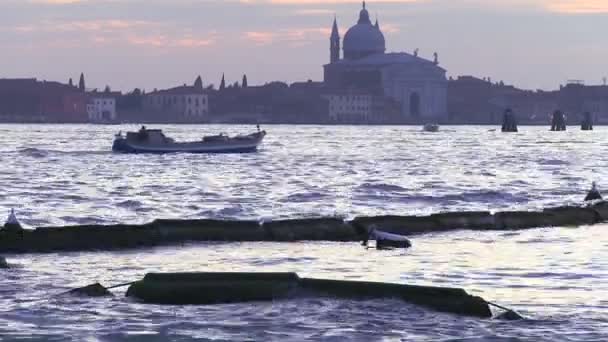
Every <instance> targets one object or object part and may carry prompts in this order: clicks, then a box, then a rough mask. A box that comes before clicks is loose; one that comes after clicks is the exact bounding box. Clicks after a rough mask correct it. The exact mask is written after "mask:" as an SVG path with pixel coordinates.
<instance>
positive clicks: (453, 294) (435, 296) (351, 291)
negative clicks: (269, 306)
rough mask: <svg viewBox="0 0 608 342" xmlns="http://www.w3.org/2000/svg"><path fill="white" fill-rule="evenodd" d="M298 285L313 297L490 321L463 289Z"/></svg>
mask: <svg viewBox="0 0 608 342" xmlns="http://www.w3.org/2000/svg"><path fill="white" fill-rule="evenodd" d="M300 283H301V288H302V289H303V290H306V291H310V292H312V293H315V294H322V295H330V296H334V297H338V298H354V299H376V298H396V299H401V300H403V301H405V302H408V303H412V304H416V305H420V306H424V307H428V308H430V309H433V310H436V311H441V312H449V313H455V314H459V315H466V316H475V317H482V318H489V317H492V311H491V310H490V307H489V306H488V304H487V303H486V301H485V300H484V299H483V298H481V297H475V296H471V295H469V294H468V293H467V292H466V291H465V290H463V289H455V288H442V287H433V286H414V285H402V284H390V283H377V282H362V281H345V280H325V279H308V278H303V279H301V281H300Z"/></svg>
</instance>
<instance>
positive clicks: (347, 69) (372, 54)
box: [324, 1, 447, 123]
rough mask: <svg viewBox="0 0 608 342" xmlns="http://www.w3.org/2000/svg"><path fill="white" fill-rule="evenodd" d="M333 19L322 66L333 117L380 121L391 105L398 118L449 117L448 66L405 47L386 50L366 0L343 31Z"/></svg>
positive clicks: (433, 119)
mask: <svg viewBox="0 0 608 342" xmlns="http://www.w3.org/2000/svg"><path fill="white" fill-rule="evenodd" d="M340 45H341V44H340V33H339V30H338V23H337V19H335V18H334V23H333V28H332V32H331V36H330V63H329V64H326V65H325V66H324V82H325V86H326V88H327V91H328V95H327V96H326V98H327V99H328V100H329V115H330V118H331V119H332V120H333V121H336V122H361V123H366V122H381V121H385V120H384V118H383V116H385V111H386V110H387V108H388V107H389V106H388V104H391V106H390V107H392V108H394V109H395V110H394V112H395V113H396V114H395V116H394V117H393V120H391V121H396V122H401V123H407V122H411V123H415V122H431V121H436V122H443V121H445V120H446V119H447V79H446V70H445V69H443V68H441V67H440V66H439V61H438V56H437V54H436V53H435V58H434V60H433V61H430V60H427V59H424V58H422V57H419V56H418V52H417V50H416V51H415V52H414V53H413V54H408V53H404V52H390V53H387V52H386V42H385V39H384V34H383V33H382V30H381V29H380V24H379V22H378V20H377V19H376V22H375V24H372V21H371V20H370V15H369V12H368V10H367V8H366V5H365V1H364V2H363V8H362V9H361V12H360V13H359V20H358V22H357V24H356V25H354V26H352V27H351V28H350V29H349V30H348V31H347V32H346V34H345V35H344V40H343V49H342V50H343V56H342V57H341V56H340V52H341V51H340Z"/></svg>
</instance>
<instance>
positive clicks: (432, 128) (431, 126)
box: [422, 123, 439, 132]
mask: <svg viewBox="0 0 608 342" xmlns="http://www.w3.org/2000/svg"><path fill="white" fill-rule="evenodd" d="M422 130H423V131H425V132H438V131H439V125H437V124H431V123H427V124H425V125H424V126H423V127H422Z"/></svg>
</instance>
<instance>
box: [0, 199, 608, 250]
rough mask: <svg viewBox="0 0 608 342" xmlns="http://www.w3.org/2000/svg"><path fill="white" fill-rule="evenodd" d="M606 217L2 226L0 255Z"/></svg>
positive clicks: (552, 213) (575, 209) (571, 212)
mask: <svg viewBox="0 0 608 342" xmlns="http://www.w3.org/2000/svg"><path fill="white" fill-rule="evenodd" d="M607 220H608V202H598V203H595V204H592V205H585V206H562V207H556V208H548V209H544V210H541V211H503V212H497V213H490V212H485V211H476V212H447V213H438V214H433V215H428V216H374V217H357V218H355V219H354V220H352V221H344V220H342V219H339V218H311V219H296V220H279V221H271V222H265V223H262V224H260V223H259V222H257V221H227V220H210V219H202V220H155V221H153V222H151V223H147V224H143V225H125V224H119V225H108V226H104V225H82V226H67V227H44V228H36V229H34V230H27V229H26V230H0V253H46V252H56V251H83V250H111V249H127V248H138V247H150V246H160V245H171V244H177V243H184V242H189V241H219V242H222V241H224V242H248V241H269V242H275V241H276V242H291V241H340V242H348V241H361V240H363V239H364V237H365V236H367V233H368V232H369V231H370V230H371V229H372V228H378V229H381V230H382V231H385V232H388V233H394V234H400V235H414V234H423V233H432V232H445V231H452V230H463V229H469V230H511V229H527V228H537V227H552V226H555V227H564V226H580V225H591V224H596V223H600V222H605V221H607Z"/></svg>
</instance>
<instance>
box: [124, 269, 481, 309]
mask: <svg viewBox="0 0 608 342" xmlns="http://www.w3.org/2000/svg"><path fill="white" fill-rule="evenodd" d="M126 295H127V296H128V297H132V298H135V299H137V300H139V301H141V302H144V303H149V304H170V305H187V304H192V305H194V304H198V305H201V304H221V303H242V302H252V301H272V300H278V299H288V298H301V297H309V296H314V297H319V296H331V297H336V298H348V299H377V298H397V299H401V300H403V301H405V302H408V303H412V304H416V305H420V306H424V307H427V308H430V309H433V310H436V311H440V312H448V313H455V314H459V315H466V316H473V317H481V318H489V317H492V312H491V310H490V307H489V306H488V303H487V302H486V301H485V300H484V299H483V298H481V297H476V296H472V295H469V294H468V293H467V292H466V291H465V290H463V289H455V288H441V287H432V286H412V285H401V284H389V283H374V282H359V281H342V280H325V279H309V278H300V277H298V275H297V274H296V273H166V274H161V273H150V274H147V275H146V276H145V277H144V279H143V280H141V281H138V282H135V283H133V284H132V285H131V286H130V287H129V289H128V290H127V294H126Z"/></svg>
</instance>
